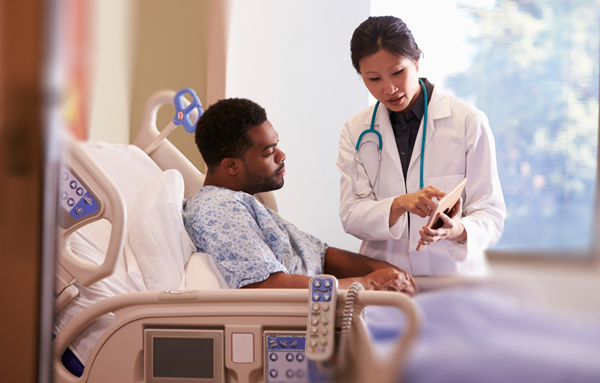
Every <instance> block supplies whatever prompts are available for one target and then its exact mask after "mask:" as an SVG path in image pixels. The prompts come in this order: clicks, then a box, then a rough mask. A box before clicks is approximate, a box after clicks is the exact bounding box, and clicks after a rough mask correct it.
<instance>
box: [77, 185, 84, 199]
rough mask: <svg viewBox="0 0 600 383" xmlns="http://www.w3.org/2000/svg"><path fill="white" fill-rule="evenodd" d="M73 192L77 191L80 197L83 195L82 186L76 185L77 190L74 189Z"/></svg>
mask: <svg viewBox="0 0 600 383" xmlns="http://www.w3.org/2000/svg"><path fill="white" fill-rule="evenodd" d="M75 193H77V195H78V196H80V197H81V196H82V195H83V188H82V187H78V188H77V190H75Z"/></svg>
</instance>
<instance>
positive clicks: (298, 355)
mask: <svg viewBox="0 0 600 383" xmlns="http://www.w3.org/2000/svg"><path fill="white" fill-rule="evenodd" d="M296 360H297V361H298V362H302V361H303V360H304V354H303V353H301V352H299V353H298V354H297V355H296Z"/></svg>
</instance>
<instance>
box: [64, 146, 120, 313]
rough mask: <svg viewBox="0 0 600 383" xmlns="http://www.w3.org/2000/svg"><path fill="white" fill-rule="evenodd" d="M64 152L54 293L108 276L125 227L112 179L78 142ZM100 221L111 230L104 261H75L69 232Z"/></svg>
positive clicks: (113, 267)
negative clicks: (104, 222) (69, 245)
mask: <svg viewBox="0 0 600 383" xmlns="http://www.w3.org/2000/svg"><path fill="white" fill-rule="evenodd" d="M67 149H68V156H67V159H66V161H65V165H64V166H63V169H62V171H61V175H60V177H61V181H60V185H61V190H60V197H59V198H60V203H59V212H58V221H59V222H58V223H59V234H58V238H59V245H58V246H59V247H58V255H57V265H56V287H55V290H56V291H57V293H58V294H61V293H62V292H63V291H65V289H66V288H67V287H68V286H72V283H73V282H74V280H77V281H79V282H80V283H81V284H82V285H84V286H90V285H92V284H94V283H96V282H98V281H100V280H102V279H104V278H106V277H108V276H110V275H112V274H113V273H114V271H115V268H116V267H117V264H118V262H119V257H120V256H121V252H122V249H123V243H124V240H125V230H126V225H127V210H126V208H125V201H124V199H123V196H122V195H121V192H120V191H119V189H118V187H117V186H116V185H115V183H114V182H113V180H112V179H111V178H110V177H109V176H108V175H107V174H106V172H104V170H102V168H101V167H100V166H99V165H98V163H96V161H94V159H93V158H92V157H91V156H90V155H89V154H88V153H87V152H86V151H85V149H84V148H83V147H82V145H81V144H80V143H78V142H76V141H74V140H69V141H68V146H67ZM102 218H105V219H107V220H108V221H110V223H111V225H112V228H111V233H110V240H109V243H108V249H107V252H106V257H105V259H104V262H102V264H100V265H95V264H92V263H88V262H85V261H83V260H81V259H79V258H78V257H77V256H75V254H74V253H73V252H72V251H71V249H70V248H69V247H68V246H67V245H68V243H69V241H68V239H69V237H70V235H71V234H72V233H73V232H75V231H76V230H77V229H79V228H81V227H83V226H85V225H87V224H89V223H91V222H94V221H97V220H99V219H102ZM68 295H72V294H68ZM71 298H72V297H71ZM63 306H64V304H63Z"/></svg>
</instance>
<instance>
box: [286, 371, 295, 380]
mask: <svg viewBox="0 0 600 383" xmlns="http://www.w3.org/2000/svg"><path fill="white" fill-rule="evenodd" d="M285 376H287V377H288V378H289V379H291V378H293V377H294V371H292V370H287V371H286V372H285Z"/></svg>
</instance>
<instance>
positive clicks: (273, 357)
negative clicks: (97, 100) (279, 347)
mask: <svg viewBox="0 0 600 383" xmlns="http://www.w3.org/2000/svg"><path fill="white" fill-rule="evenodd" d="M269 359H271V360H272V361H273V362H274V361H276V360H277V354H275V353H274V352H272V353H271V355H269Z"/></svg>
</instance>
